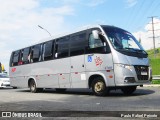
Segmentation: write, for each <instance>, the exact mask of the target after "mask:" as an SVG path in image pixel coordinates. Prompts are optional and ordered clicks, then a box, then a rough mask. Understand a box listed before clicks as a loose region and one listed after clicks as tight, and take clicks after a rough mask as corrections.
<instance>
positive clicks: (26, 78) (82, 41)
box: [9, 25, 152, 96]
mask: <svg viewBox="0 0 160 120" xmlns="http://www.w3.org/2000/svg"><path fill="white" fill-rule="evenodd" d="M9 66H10V68H9V74H10V79H11V86H13V87H14V88H16V87H22V88H30V91H31V92H33V93H35V92H39V91H42V90H43V89H46V88H55V89H56V90H57V91H61V92H63V91H65V90H66V89H67V88H88V89H92V91H93V93H94V94H95V95H97V96H104V95H106V94H107V93H109V91H110V90H116V89H121V91H122V92H123V93H124V94H127V95H131V94H132V93H133V92H134V91H135V90H136V88H137V86H140V87H142V86H143V85H144V84H148V83H150V81H151V77H152V75H151V68H150V65H149V59H148V54H147V53H146V52H145V50H144V49H143V47H142V46H141V44H140V43H139V42H138V41H137V40H136V39H135V37H134V36H133V35H132V34H131V33H130V32H128V31H126V30H123V29H121V28H118V27H115V26H109V25H95V26H90V27H86V28H83V29H81V30H78V31H75V32H72V33H69V34H63V35H61V36H60V35H59V36H56V37H50V38H48V39H45V40H43V41H42V42H39V43H37V44H34V45H31V46H28V47H25V48H22V49H18V50H15V51H13V52H12V54H11V57H10V65H9Z"/></svg>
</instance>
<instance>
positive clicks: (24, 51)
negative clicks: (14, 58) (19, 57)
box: [23, 48, 30, 63]
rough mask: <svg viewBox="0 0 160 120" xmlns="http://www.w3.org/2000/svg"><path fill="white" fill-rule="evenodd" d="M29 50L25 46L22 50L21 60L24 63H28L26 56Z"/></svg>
mask: <svg viewBox="0 0 160 120" xmlns="http://www.w3.org/2000/svg"><path fill="white" fill-rule="evenodd" d="M29 52H30V48H25V49H24V50H23V62H24V63H28V62H29V58H28V56H29Z"/></svg>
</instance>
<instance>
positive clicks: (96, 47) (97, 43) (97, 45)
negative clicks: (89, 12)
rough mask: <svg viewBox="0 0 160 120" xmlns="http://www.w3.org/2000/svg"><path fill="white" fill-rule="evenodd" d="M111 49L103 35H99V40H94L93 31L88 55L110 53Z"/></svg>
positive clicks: (87, 51)
mask: <svg viewBox="0 0 160 120" xmlns="http://www.w3.org/2000/svg"><path fill="white" fill-rule="evenodd" d="M110 52H111V51H110V47H109V45H108V42H107V41H106V39H105V37H104V36H103V35H99V39H94V37H93V34H92V31H90V34H89V36H88V49H87V50H86V53H102V54H106V53H110Z"/></svg>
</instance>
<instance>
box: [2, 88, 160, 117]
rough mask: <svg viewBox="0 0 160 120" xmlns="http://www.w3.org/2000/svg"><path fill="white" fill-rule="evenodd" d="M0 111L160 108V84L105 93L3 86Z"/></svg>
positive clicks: (151, 109)
mask: <svg viewBox="0 0 160 120" xmlns="http://www.w3.org/2000/svg"><path fill="white" fill-rule="evenodd" d="M0 111H1V112H2V111H21V112H23V111H35V112H38V111H70V112H71V113H72V112H74V111H103V112H105V111H108V112H109V111H152V112H153V111H160V87H143V88H140V87H138V88H137V90H136V91H135V92H134V94H133V95H130V96H125V95H123V93H122V92H121V91H111V93H110V94H109V95H108V96H105V97H97V96H94V95H93V94H92V92H91V91H90V90H87V89H69V90H67V91H66V92H64V93H57V92H56V91H55V90H54V89H47V90H45V91H43V92H41V93H30V91H29V89H11V88H3V89H0ZM71 113H68V114H71ZM59 114H60V113H59ZM89 114H90V113H89ZM91 114H95V113H94V112H93V113H91ZM127 114H128V113H127Z"/></svg>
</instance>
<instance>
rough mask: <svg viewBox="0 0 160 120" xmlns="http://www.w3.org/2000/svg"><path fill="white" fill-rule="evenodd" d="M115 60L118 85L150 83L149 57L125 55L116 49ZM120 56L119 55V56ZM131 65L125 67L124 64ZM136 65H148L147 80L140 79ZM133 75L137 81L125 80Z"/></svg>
mask: <svg viewBox="0 0 160 120" xmlns="http://www.w3.org/2000/svg"><path fill="white" fill-rule="evenodd" d="M112 53H113V61H114V72H115V73H116V74H115V84H116V86H127V85H131V86H132V85H142V84H144V83H150V79H151V72H150V71H151V70H150V67H149V59H148V58H138V57H132V56H126V55H123V54H121V53H119V52H117V51H116V50H113V52H112ZM117 56H118V57H117ZM125 65H126V66H129V67H130V68H129V69H127V68H124V66H125ZM134 66H142V67H143V66H148V67H149V69H148V71H147V72H148V73H147V75H148V78H147V80H138V78H137V72H136V70H135V67H134ZM129 77H133V78H134V79H135V81H132V82H125V78H129Z"/></svg>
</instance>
